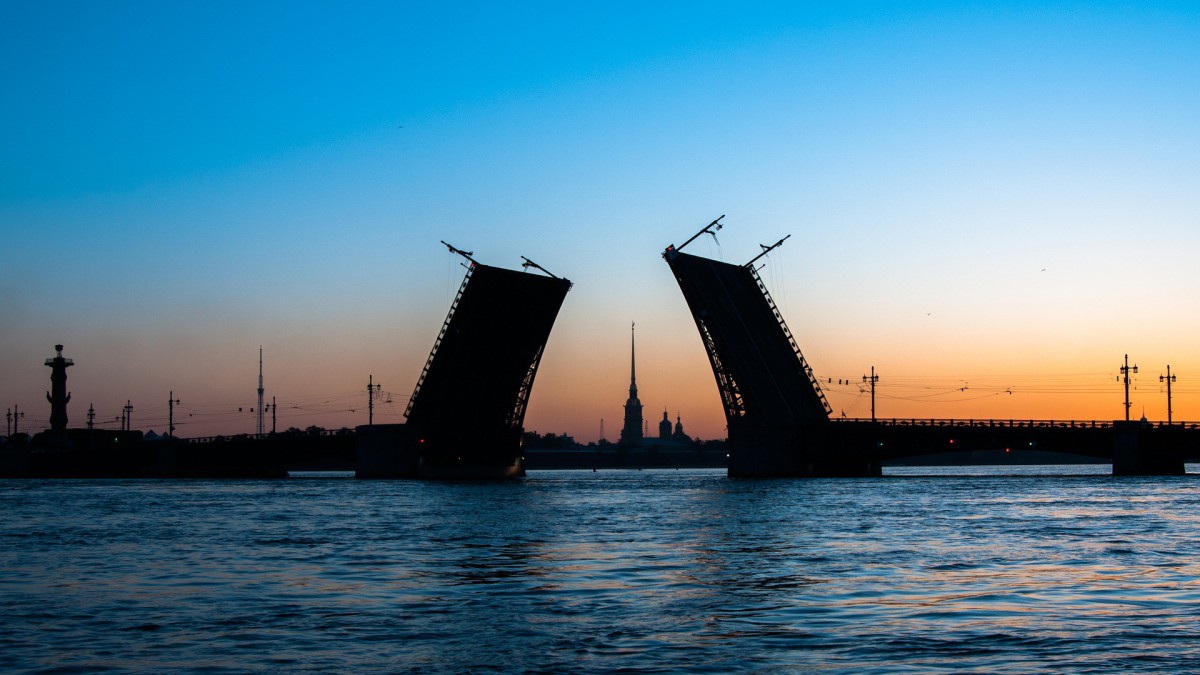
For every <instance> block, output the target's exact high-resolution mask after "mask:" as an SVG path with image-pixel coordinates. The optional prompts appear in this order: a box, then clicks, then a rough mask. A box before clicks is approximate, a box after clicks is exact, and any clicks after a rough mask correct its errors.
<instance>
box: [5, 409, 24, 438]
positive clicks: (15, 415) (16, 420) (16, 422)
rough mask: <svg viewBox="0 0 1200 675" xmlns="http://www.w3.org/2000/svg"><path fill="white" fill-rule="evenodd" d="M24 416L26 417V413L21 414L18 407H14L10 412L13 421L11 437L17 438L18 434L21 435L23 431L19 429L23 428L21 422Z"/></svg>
mask: <svg viewBox="0 0 1200 675" xmlns="http://www.w3.org/2000/svg"><path fill="white" fill-rule="evenodd" d="M24 416H25V413H23V412H20V408H19V407H18V406H16V405H14V406H13V407H12V410H11V411H10V412H9V419H10V420H12V433H11V434H10V435H11V436H16V435H17V434H19V433H21V430H20V428H19V427H20V426H21V422H20V420H21V418H22V417H24Z"/></svg>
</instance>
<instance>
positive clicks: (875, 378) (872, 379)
mask: <svg viewBox="0 0 1200 675" xmlns="http://www.w3.org/2000/svg"><path fill="white" fill-rule="evenodd" d="M878 381H879V376H878V375H876V374H875V366H871V376H870V377H867V376H866V375H863V382H870V383H871V421H872V422H874V421H875V383H876V382H878Z"/></svg>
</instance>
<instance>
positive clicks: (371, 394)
mask: <svg viewBox="0 0 1200 675" xmlns="http://www.w3.org/2000/svg"><path fill="white" fill-rule="evenodd" d="M374 377H375V376H374V375H368V376H367V426H371V425H372V424H374V423H375V397H376V396H378V395H379V390H380V388H382V387H383V385H382V384H371V382H372V380H373V379H374Z"/></svg>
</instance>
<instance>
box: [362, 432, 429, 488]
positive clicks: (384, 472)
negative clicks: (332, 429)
mask: <svg viewBox="0 0 1200 675" xmlns="http://www.w3.org/2000/svg"><path fill="white" fill-rule="evenodd" d="M354 442H355V467H354V477H355V478H415V477H416V476H417V452H416V448H415V444H414V443H413V440H412V432H411V431H410V430H409V428H408V425H406V424H372V425H368V426H360V427H357V428H356V429H355V430H354Z"/></svg>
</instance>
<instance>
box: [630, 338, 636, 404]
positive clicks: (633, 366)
mask: <svg viewBox="0 0 1200 675" xmlns="http://www.w3.org/2000/svg"><path fill="white" fill-rule="evenodd" d="M636 328H637V322H633V323H630V324H629V397H630V398H637V340H636V339H635V338H636V337H637V336H636V335H635V329H636Z"/></svg>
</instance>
